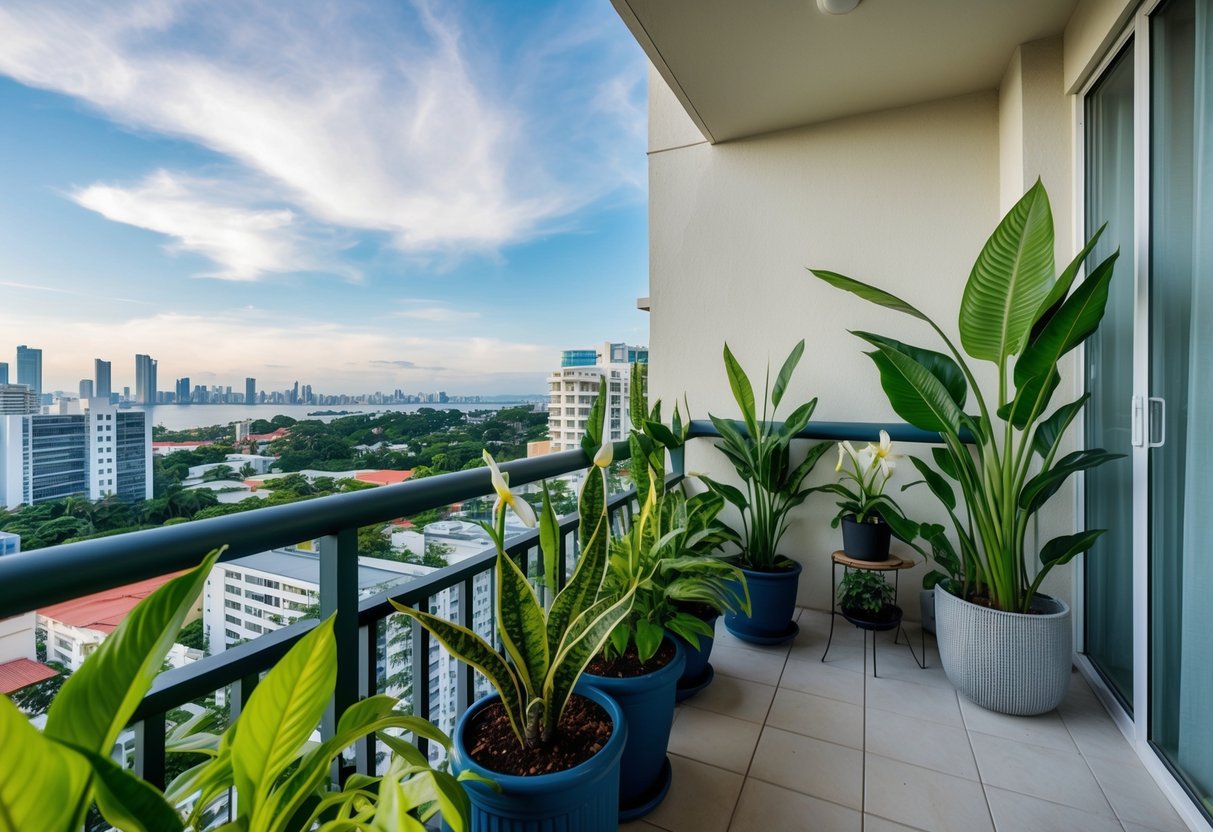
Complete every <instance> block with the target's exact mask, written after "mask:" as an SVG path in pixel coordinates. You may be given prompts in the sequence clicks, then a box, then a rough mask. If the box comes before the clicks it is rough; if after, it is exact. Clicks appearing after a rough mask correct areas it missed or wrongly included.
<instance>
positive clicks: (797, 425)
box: [777, 398, 817, 444]
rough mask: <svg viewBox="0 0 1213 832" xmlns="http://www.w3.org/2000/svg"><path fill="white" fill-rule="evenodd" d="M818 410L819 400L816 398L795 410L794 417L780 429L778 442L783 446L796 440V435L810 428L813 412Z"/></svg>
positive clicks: (789, 418)
mask: <svg viewBox="0 0 1213 832" xmlns="http://www.w3.org/2000/svg"><path fill="white" fill-rule="evenodd" d="M816 409H817V399H815V398H814V399H810V400H809V401H807V402H805V403H804V404H802V405H801V406H800V407H798V408H796V409H795V410H793V411H792V415H791V416H789V417H788V418H787V420H786V421H785V422H784V423H783V426H782V427H780V429H779V434H778V437H777V440H778V441H779V442H781V443H783V444H787V443H788V442H790V441H792V440H793V439H795V438H796V434H798V433H800V432H801V431H802V430H804V429H805V428H806V427H807V426H808V424H809V419H811V418H813V411H814V410H816Z"/></svg>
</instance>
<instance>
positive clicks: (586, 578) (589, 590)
mask: <svg viewBox="0 0 1213 832" xmlns="http://www.w3.org/2000/svg"><path fill="white" fill-rule="evenodd" d="M587 477H588V478H589V479H588V480H587V481H586V488H587V489H588V488H590V482H589V480H597V481H598V485H597V487H598V488H602V484H601V481H602V477H601V476H600V474H599V472H598V471H597V470H596V469H591V470H590V472H589V473H588V474H587ZM583 495H584V492H583ZM583 505H584V500H583ZM581 524H582V530H583V531H588V530H589V528H591V526H592V528H593V532H592V533H590V535H589V538H588V539H586V540H583V541H582V543H581V557H580V558H578V559H577V566H576V567H575V568H574V570H573V577H572V578H570V579H569V582H568V583H567V584H565V587H564V589H562V590H561V591H560V594H559V595H557V596H556V600H555V601H553V602H552V607H551V609H549V610H548V616H547V632H548V656H549V659H550V658H551V657H554V656H555V654H556V651H557V650H558V649H559V646H560V641H561V639H563V638H564V634H565V631H566V630H567V629H568V628H569V625H570V624H572V622H573V621H574V620H576V619H577V617H578V616H580V615H581V613H582V612H583V611H584V610H585V609H586V608H587V607H589V606H590V605H591V604H592V603H594V601H595V600H596V599H597V597H598V590H599V589H600V588H601V587H602V580H603V578H604V577H605V576H606V569H607V560H608V558H609V556H610V550H609V545H608V544H609V542H610V526H609V522H608V519H607V514H606V505H605V503H604V504H602V506H601V508H600V509H599V512H598V514H597V515H596V517H595V516H591V515H587V514H584V513H583V514H582V515H581Z"/></svg>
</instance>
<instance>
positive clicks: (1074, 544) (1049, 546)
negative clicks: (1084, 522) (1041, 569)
mask: <svg viewBox="0 0 1213 832" xmlns="http://www.w3.org/2000/svg"><path fill="white" fill-rule="evenodd" d="M1105 531H1107V530H1106V529H1087V530H1086V531H1082V532H1079V533H1078V534H1067V535H1062V536H1061V537H1055V538H1053V539H1052V540H1050V541H1049V542H1048V543H1046V544H1045V545H1044V546H1043V547H1042V548H1041V550H1040V562H1041V563H1042V564H1045V565H1046V566H1062V565H1064V564H1067V563H1069V562H1070V561H1072V560H1073V559H1074V558H1076V557H1077V556H1078V555H1081V554H1082V553H1083V552H1085V551H1087V550H1088V549H1090V548H1091V547H1092V546H1094V545H1095V541H1097V540H1098V539H1099V537H1100V535H1102V534H1103V533H1104V532H1105Z"/></svg>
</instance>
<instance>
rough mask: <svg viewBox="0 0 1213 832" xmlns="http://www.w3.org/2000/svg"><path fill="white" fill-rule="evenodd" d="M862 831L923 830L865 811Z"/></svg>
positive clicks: (917, 831) (918, 831) (919, 831)
mask: <svg viewBox="0 0 1213 832" xmlns="http://www.w3.org/2000/svg"><path fill="white" fill-rule="evenodd" d="M863 832H924V830H920V829H917V828H915V827H913V826H906V825H905V824H903V823H894V822H893V821H891V820H885V819H884V818H882V817H879V816H877V815H869V814H866V813H865V814H864V816H863Z"/></svg>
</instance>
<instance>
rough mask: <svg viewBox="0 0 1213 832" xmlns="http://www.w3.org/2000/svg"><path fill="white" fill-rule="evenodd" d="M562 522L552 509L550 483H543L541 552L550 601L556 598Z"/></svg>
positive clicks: (540, 527) (540, 529)
mask: <svg viewBox="0 0 1213 832" xmlns="http://www.w3.org/2000/svg"><path fill="white" fill-rule="evenodd" d="M560 537H561V535H560V521H559V520H557V519H556V511H555V509H553V508H552V494H551V492H550V491H549V490H548V481H547V480H544V481H543V503H542V505H541V507H540V509H539V551H540V553H541V554H542V555H543V585H544V588H545V589H546V590H547V593H548V595H547V598H548V599H549V600H550V599H551V598H554V597H555V596H556V587H557V586H558V583H559V581H558V578H559V574H558V573H559V572H560V568H561V563H560Z"/></svg>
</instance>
